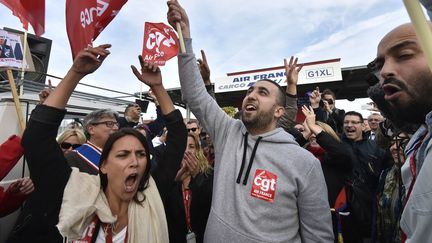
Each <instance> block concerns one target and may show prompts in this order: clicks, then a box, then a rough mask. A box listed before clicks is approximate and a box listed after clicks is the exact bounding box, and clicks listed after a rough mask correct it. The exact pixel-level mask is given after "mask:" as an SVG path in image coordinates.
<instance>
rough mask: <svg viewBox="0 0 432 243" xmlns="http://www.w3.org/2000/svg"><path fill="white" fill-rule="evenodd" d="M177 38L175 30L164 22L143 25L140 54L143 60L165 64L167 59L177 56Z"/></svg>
mask: <svg viewBox="0 0 432 243" xmlns="http://www.w3.org/2000/svg"><path fill="white" fill-rule="evenodd" d="M178 46H179V44H178V38H177V35H176V33H175V31H174V30H173V29H172V28H171V27H169V26H168V25H166V24H164V23H149V22H145V25H144V43H143V51H142V56H143V59H144V61H149V62H154V63H156V64H158V65H160V66H163V65H165V62H166V61H168V60H169V59H171V58H173V57H175V56H177V53H178Z"/></svg>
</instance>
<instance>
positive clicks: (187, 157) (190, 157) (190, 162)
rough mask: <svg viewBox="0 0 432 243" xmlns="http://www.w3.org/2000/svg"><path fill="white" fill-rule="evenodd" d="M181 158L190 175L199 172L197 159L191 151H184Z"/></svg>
mask: <svg viewBox="0 0 432 243" xmlns="http://www.w3.org/2000/svg"><path fill="white" fill-rule="evenodd" d="M183 160H184V162H185V164H186V167H187V168H188V170H189V174H190V175H191V176H196V175H197V174H198V172H199V167H198V159H197V157H196V156H195V154H193V153H192V152H189V151H186V152H185V153H184V157H183Z"/></svg>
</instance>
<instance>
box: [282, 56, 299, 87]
mask: <svg viewBox="0 0 432 243" xmlns="http://www.w3.org/2000/svg"><path fill="white" fill-rule="evenodd" d="M297 61H298V58H297V57H296V58H295V59H294V56H291V58H290V60H289V63H288V61H287V59H284V64H285V72H286V78H287V80H286V82H287V83H288V85H297V82H298V75H299V73H300V70H301V69H302V68H303V64H301V65H297Z"/></svg>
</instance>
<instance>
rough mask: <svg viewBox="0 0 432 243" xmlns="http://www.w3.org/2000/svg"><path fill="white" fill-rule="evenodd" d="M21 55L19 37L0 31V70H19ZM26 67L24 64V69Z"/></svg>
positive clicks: (21, 48) (21, 49)
mask: <svg viewBox="0 0 432 243" xmlns="http://www.w3.org/2000/svg"><path fill="white" fill-rule="evenodd" d="M23 53H24V48H23V45H22V44H21V38H20V36H19V35H17V34H13V33H9V32H7V31H5V30H1V29H0V69H7V68H10V69H21V68H22V65H23V57H24V55H23ZM25 63H27V62H25ZM28 67H29V66H28V64H25V66H24V68H25V69H28Z"/></svg>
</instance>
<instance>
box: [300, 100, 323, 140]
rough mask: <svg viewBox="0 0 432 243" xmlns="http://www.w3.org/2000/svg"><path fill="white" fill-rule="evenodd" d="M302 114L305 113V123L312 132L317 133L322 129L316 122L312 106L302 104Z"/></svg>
mask: <svg viewBox="0 0 432 243" xmlns="http://www.w3.org/2000/svg"><path fill="white" fill-rule="evenodd" d="M302 112H303V115H305V117H306V118H305V124H306V125H307V126H308V127H309V129H310V130H311V132H312V133H314V134H315V135H317V134H318V133H320V132H321V131H322V128H321V127H320V126H318V125H317V124H316V118H315V112H314V110H313V108H312V106H309V107H307V106H305V105H304V106H302Z"/></svg>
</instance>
